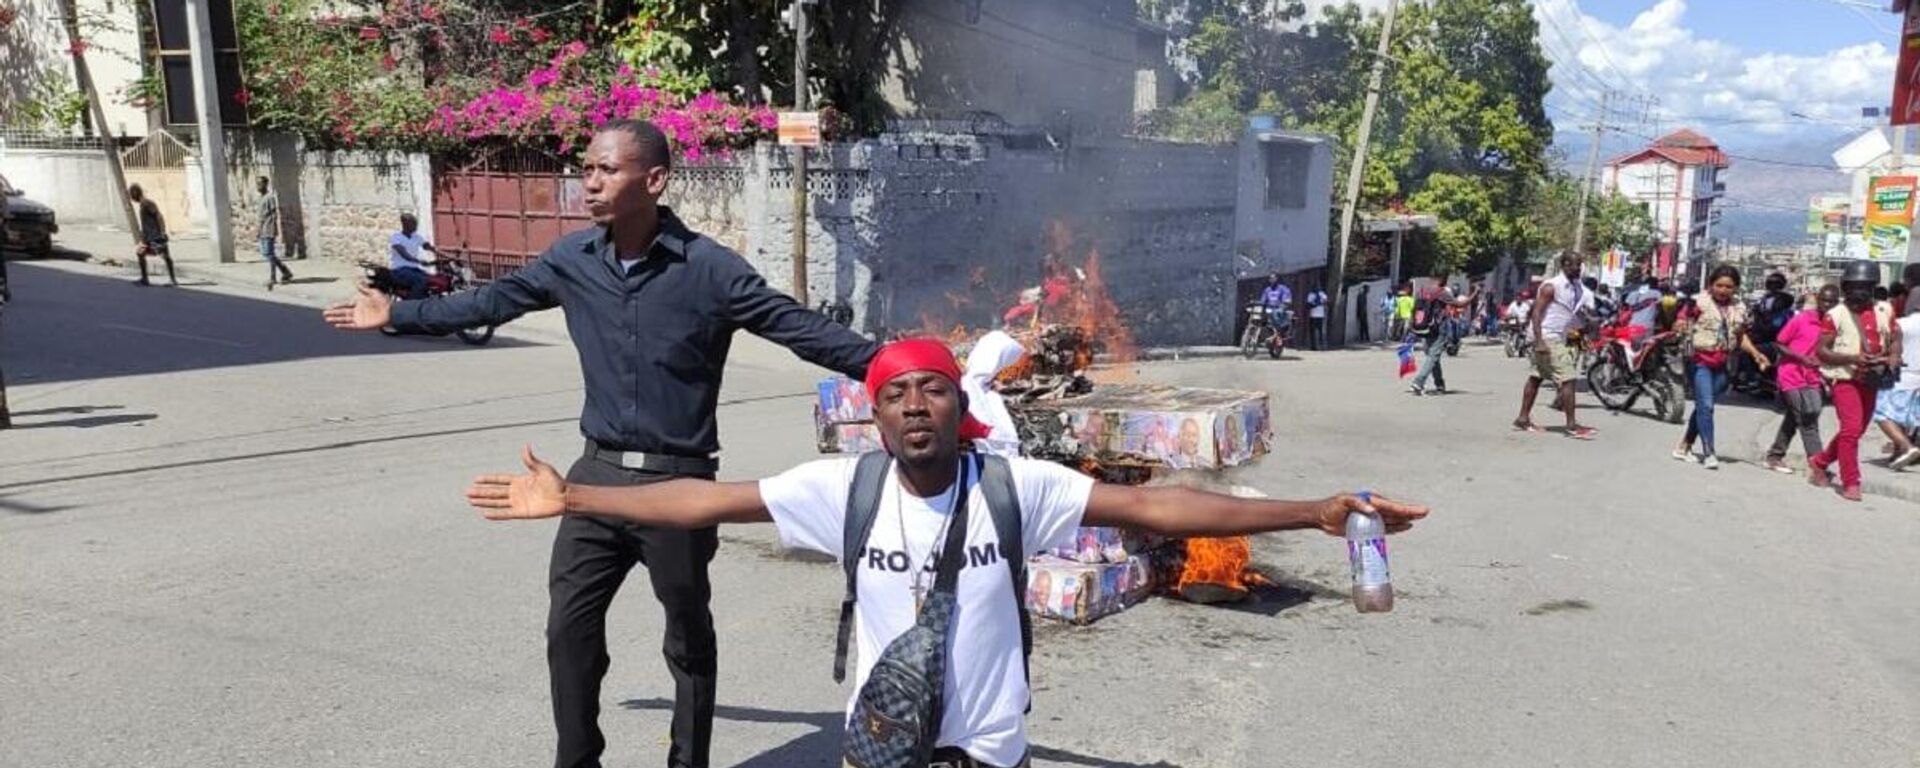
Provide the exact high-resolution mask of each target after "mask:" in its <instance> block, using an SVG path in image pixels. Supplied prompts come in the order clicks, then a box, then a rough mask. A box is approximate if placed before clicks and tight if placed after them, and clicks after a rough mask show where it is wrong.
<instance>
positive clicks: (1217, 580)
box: [1173, 536, 1265, 603]
mask: <svg viewBox="0 0 1920 768" xmlns="http://www.w3.org/2000/svg"><path fill="white" fill-rule="evenodd" d="M1186 550H1187V552H1186V558H1185V559H1184V562H1183V563H1182V564H1181V566H1180V578H1179V579H1177V580H1176V581H1175V582H1174V584H1173V592H1174V594H1177V595H1180V596H1182V597H1185V598H1187V599H1189V600H1195V601H1197V602H1208V603H1213V602H1226V601H1230V600H1239V599H1241V598H1244V597H1246V595H1247V592H1248V590H1250V589H1251V588H1252V587H1253V585H1255V584H1260V583H1264V582H1265V579H1264V578H1262V577H1261V576H1260V574H1259V573H1258V572H1256V571H1253V570H1251V569H1249V567H1248V566H1249V564H1251V563H1252V562H1253V547H1252V545H1251V544H1249V543H1248V541H1247V537H1245V536H1231V537H1227V538H1221V539H1188V540H1187V541H1186Z"/></svg>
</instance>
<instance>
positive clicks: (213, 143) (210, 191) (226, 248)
mask: <svg viewBox="0 0 1920 768" xmlns="http://www.w3.org/2000/svg"><path fill="white" fill-rule="evenodd" d="M185 5H186V7H187V30H188V32H189V33H190V34H192V35H193V46H192V49H191V60H192V64H193V107H194V110H193V112H194V118H195V120H196V121H197V122H198V123H199V124H200V174H201V177H202V180H203V181H204V186H205V188H206V191H207V200H206V204H207V238H208V239H209V240H211V241H212V243H213V252H214V254H215V255H216V256H218V257H219V259H220V262H221V263H223V264H231V263H233V260H234V259H233V219H232V213H233V209H232V199H231V198H230V197H229V196H228V193H227V145H226V140H227V139H226V133H225V130H224V128H223V127H222V123H221V120H220V101H221V99H220V86H219V85H218V80H217V77H216V75H215V71H216V69H215V67H214V61H213V23H212V21H211V20H210V19H209V14H210V10H209V8H208V7H207V0H186V3H185Z"/></svg>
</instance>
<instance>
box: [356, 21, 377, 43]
mask: <svg viewBox="0 0 1920 768" xmlns="http://www.w3.org/2000/svg"><path fill="white" fill-rule="evenodd" d="M360 39H362V40H378V39H380V28H379V27H376V26H373V25H371V24H368V25H365V26H362V27H360Z"/></svg>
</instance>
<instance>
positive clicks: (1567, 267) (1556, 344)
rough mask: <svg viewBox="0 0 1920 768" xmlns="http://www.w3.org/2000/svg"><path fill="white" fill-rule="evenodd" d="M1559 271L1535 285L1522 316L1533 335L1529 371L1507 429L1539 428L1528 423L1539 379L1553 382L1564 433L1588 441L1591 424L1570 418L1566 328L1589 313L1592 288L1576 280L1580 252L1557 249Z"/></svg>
mask: <svg viewBox="0 0 1920 768" xmlns="http://www.w3.org/2000/svg"><path fill="white" fill-rule="evenodd" d="M1559 264H1560V274H1558V275H1555V276H1554V277H1552V278H1550V279H1548V280H1547V281H1546V282H1545V283H1542V284H1541V285H1540V292H1539V294H1538V295H1536V296H1534V298H1533V312H1532V313H1531V315H1530V317H1529V318H1528V320H1527V324H1528V337H1529V338H1531V339H1532V340H1533V373H1532V374H1530V375H1528V376H1527V383H1526V386H1525V387H1524V388H1523V389H1521V392H1520V415H1519V416H1518V417H1517V418H1515V419H1514V420H1513V428H1514V429H1517V430H1520V431H1523V432H1540V431H1542V430H1541V429H1540V427H1538V426H1535V425H1534V423H1533V401H1534V398H1535V397H1537V396H1539V394H1540V382H1541V381H1545V380H1551V381H1552V382H1553V383H1554V390H1555V397H1556V399H1557V402H1558V405H1559V408H1560V412H1561V413H1564V414H1566V416H1567V431H1566V435H1567V436H1568V437H1572V438H1577V439H1580V440H1592V439H1593V435H1594V429H1593V428H1592V427H1586V426H1581V424H1580V423H1579V422H1578V421H1577V420H1575V419H1574V394H1573V390H1574V386H1573V382H1574V379H1576V378H1577V377H1579V375H1580V372H1579V371H1578V370H1575V368H1576V366H1575V364H1574V354H1573V348H1572V347H1570V346H1568V345H1567V330H1568V329H1569V328H1572V327H1573V326H1574V324H1575V323H1577V322H1581V318H1582V313H1583V312H1584V313H1586V314H1588V315H1591V314H1592V312H1593V292H1592V291H1589V290H1587V287H1586V286H1584V285H1581V284H1580V266H1581V265H1580V255H1579V254H1576V253H1574V252H1572V251H1563V252H1561V254H1560V261H1559Z"/></svg>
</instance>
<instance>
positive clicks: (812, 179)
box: [669, 134, 1237, 344]
mask: <svg viewBox="0 0 1920 768" xmlns="http://www.w3.org/2000/svg"><path fill="white" fill-rule="evenodd" d="M740 158H741V165H740V166H739V168H738V175H730V174H728V173H720V172H716V171H713V170H711V169H702V170H695V171H693V172H691V173H683V174H681V175H679V176H678V177H677V178H676V180H675V182H674V187H673V188H674V189H675V190H676V191H675V192H673V193H672V195H671V196H670V198H669V203H670V204H673V205H675V210H676V211H678V212H679V213H680V215H681V217H682V218H683V219H684V220H686V221H687V223H688V224H689V225H690V226H692V227H693V228H695V229H696V230H699V231H702V232H705V233H707V234H709V236H712V237H715V238H716V239H719V240H721V241H722V242H725V243H727V244H728V245H730V246H733V247H734V248H735V249H736V250H739V251H740V252H741V254H742V255H743V256H745V257H746V258H747V259H748V261H750V262H751V263H752V264H753V265H754V267H755V268H756V269H758V270H760V272H761V274H762V275H764V276H765V277H766V279H767V281H768V282H769V283H770V284H772V285H774V286H775V287H778V288H780V289H781V290H788V291H791V284H792V269H793V262H792V246H791V243H792V227H793V220H792V202H791V199H792V198H791V189H792V187H791V183H792V171H791V168H790V167H789V164H788V160H787V155H786V152H785V151H784V150H779V149H777V148H772V147H761V148H758V149H757V150H756V151H754V152H751V153H743V154H742V155H741V156H740ZM1234 158H1235V150H1234V149H1233V148H1231V147H1225V148H1223V147H1204V146H1193V145H1167V144H1151V143H1133V142H1123V143H1111V144H1105V145H1101V146H1096V147H1088V148H1084V149H1082V148H1076V149H1073V150H1052V149H1035V150H1027V149H1021V150H1012V149H1007V148H1006V147H1005V145H1004V144H1003V143H1001V142H1000V141H999V140H997V139H995V138H992V137H981V136H971V135H951V134H938V135H894V136H888V137H883V138H882V139H879V140H869V141H862V142H859V143H856V144H847V145H836V146H832V147H829V148H826V149H825V150H823V151H820V152H818V153H816V155H815V159H814V160H813V165H812V166H811V171H810V174H809V179H808V188H809V190H810V194H811V196H810V198H809V200H810V203H809V211H810V216H809V219H810V224H809V227H808V240H807V251H808V268H807V277H808V281H807V282H808V292H809V294H810V300H811V301H812V303H814V304H815V305H818V303H819V302H820V301H821V300H823V299H824V300H828V301H832V300H841V301H845V302H847V303H848V304H849V305H850V306H851V307H853V309H854V324H855V327H857V328H860V329H862V330H866V331H869V332H876V333H883V332H891V331H897V330H920V329H926V330H945V329H949V328H951V327H953V326H954V325H956V324H958V325H965V326H967V327H971V328H981V327H991V326H993V325H994V324H995V323H997V321H998V318H999V316H1000V314H1001V313H1002V312H1003V311H1004V310H1005V309H1006V308H1007V307H1009V306H1011V305H1012V303H1013V301H1014V299H1015V297H1016V296H1017V295H1018V294H1019V292H1020V290H1021V289H1022V288H1025V287H1028V286H1032V285H1036V284H1038V283H1039V280H1040V270H1041V265H1042V263H1043V262H1044V259H1045V257H1046V256H1047V255H1048V250H1049V249H1050V248H1052V247H1063V248H1064V250H1065V252H1064V253H1061V254H1059V255H1060V256H1061V257H1063V258H1064V259H1065V260H1066V261H1067V262H1068V263H1075V264H1077V263H1080V262H1081V261H1082V260H1084V259H1085V258H1086V257H1087V256H1088V255H1089V254H1090V253H1092V252H1096V251H1097V252H1098V253H1099V254H1100V256H1101V265H1102V271H1103V275H1104V277H1105V278H1106V280H1107V283H1108V287H1109V290H1110V292H1111V293H1112V294H1113V297H1114V299H1115V302H1116V303H1117V304H1118V305H1119V306H1120V309H1121V312H1122V315H1123V318H1124V320H1125V321H1126V322H1127V323H1128V324H1129V325H1130V326H1131V327H1132V328H1133V330H1134V332H1135V334H1136V336H1137V337H1138V338H1139V339H1140V340H1141V341H1142V342H1143V343H1149V344H1173V343H1228V341H1230V340H1229V339H1228V337H1229V336H1231V335H1232V325H1233V319H1234V313H1233V304H1234V301H1233V291H1234V258H1235V257H1234V253H1233V248H1234V242H1235V241H1234V225H1235V216H1234V188H1235V185H1236V184H1237V181H1236V174H1237V170H1236V168H1235V164H1234ZM1056 232H1057V233H1060V234H1063V235H1064V238H1065V242H1064V243H1056V242H1054V240H1055V239H1056V237H1057V235H1056V234H1055V233H1056Z"/></svg>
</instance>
